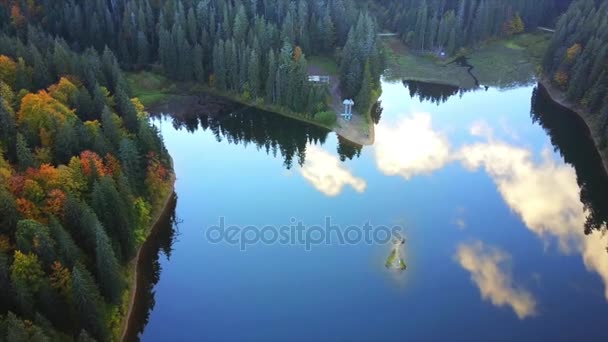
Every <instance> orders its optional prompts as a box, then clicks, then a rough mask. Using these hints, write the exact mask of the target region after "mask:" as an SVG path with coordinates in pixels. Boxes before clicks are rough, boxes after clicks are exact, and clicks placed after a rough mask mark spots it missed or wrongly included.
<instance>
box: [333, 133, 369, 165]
mask: <svg viewBox="0 0 608 342" xmlns="http://www.w3.org/2000/svg"><path fill="white" fill-rule="evenodd" d="M361 149H363V146H361V145H359V144H356V143H354V142H352V141H350V140H347V139H344V138H342V137H341V136H338V155H339V156H340V160H341V161H346V159H349V160H352V159H353V158H354V157H357V158H359V157H360V156H361Z"/></svg>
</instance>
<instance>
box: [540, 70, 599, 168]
mask: <svg viewBox="0 0 608 342" xmlns="http://www.w3.org/2000/svg"><path fill="white" fill-rule="evenodd" d="M538 83H539V84H540V85H541V86H542V87H543V88H544V89H545V90H546V91H547V94H549V96H550V97H551V100H552V101H553V102H555V103H557V104H559V105H560V106H562V107H564V108H567V109H569V110H570V111H571V112H573V113H575V114H576V115H577V116H578V117H579V118H580V119H581V120H582V121H583V122H584V123H585V126H586V127H587V130H588V134H589V136H590V137H591V139H592V140H593V144H594V145H595V149H596V150H597V153H598V154H599V156H600V159H601V160H602V166H603V167H604V172H605V173H606V174H608V160H607V158H606V156H605V155H604V153H603V152H602V151H601V150H600V149H599V145H600V144H599V137H598V136H597V134H596V133H595V131H594V129H593V128H592V125H591V122H590V118H589V116H590V115H591V113H589V112H587V111H586V110H585V109H584V108H583V107H582V106H581V105H577V104H573V103H572V102H570V101H569V100H568V99H566V96H565V94H564V92H563V91H561V90H559V89H557V88H555V86H553V85H552V84H551V82H550V81H549V80H547V79H546V78H545V77H543V78H541V79H540V80H539V82H538Z"/></svg>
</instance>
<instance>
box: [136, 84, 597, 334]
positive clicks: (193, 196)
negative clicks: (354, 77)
mask: <svg viewBox="0 0 608 342" xmlns="http://www.w3.org/2000/svg"><path fill="white" fill-rule="evenodd" d="M380 100H381V108H382V110H381V112H380V110H379V109H378V110H377V112H376V113H375V121H377V123H376V127H375V132H376V141H375V144H374V145H373V146H365V147H362V148H361V147H360V146H354V145H351V144H349V143H347V142H345V141H343V140H341V139H339V138H338V137H337V136H336V135H335V134H334V133H328V132H326V131H325V130H322V129H319V128H315V127H311V126H308V125H305V124H302V123H299V122H296V121H292V120H289V119H286V118H283V117H281V116H278V115H275V114H271V113H263V112H260V111H256V110H252V109H234V108H231V109H230V112H228V113H216V114H214V115H213V117H208V116H206V115H204V114H201V113H197V112H196V110H194V111H192V112H191V113H183V111H182V113H181V114H180V116H179V118H170V117H168V116H164V117H163V118H161V119H155V122H156V124H157V125H158V126H159V127H161V130H162V133H163V136H164V138H165V142H166V145H167V147H168V149H169V151H170V153H171V155H172V156H173V159H174V163H175V171H176V173H177V177H178V180H177V183H176V194H177V204H176V207H175V212H174V214H173V215H172V216H171V217H170V218H167V223H166V227H165V230H164V232H163V233H161V234H159V236H157V237H156V239H154V240H153V243H151V244H150V245H151V246H149V249H150V251H151V252H150V253H148V254H149V255H148V256H147V257H146V258H148V259H149V261H148V262H149V266H148V267H146V270H145V273H146V277H147V279H148V285H147V289H146V291H145V296H144V297H145V299H144V300H143V304H140V308H139V311H141V312H140V316H139V317H138V319H137V323H136V327H134V330H143V332H142V333H141V334H140V335H139V337H140V338H141V339H142V340H143V341H195V340H196V341H199V340H211V341H286V340H297V341H328V340H341V341H404V340H444V341H445V340H514V339H521V340H540V339H543V340H547V339H548V340H581V339H584V340H604V341H606V340H607V337H608V332H607V331H606V326H605V322H606V318H607V317H608V291H607V286H608V253H607V252H606V246H607V245H608V237H607V238H602V237H601V234H599V233H592V234H591V235H585V229H586V228H592V227H595V226H598V225H601V224H602V223H603V222H605V219H606V217H607V215H606V207H605V205H606V204H607V203H608V200H606V198H605V197H606V196H607V195H608V190H607V186H606V184H607V181H606V177H605V174H604V173H603V172H602V171H601V170H602V169H601V166H600V165H601V164H600V163H601V161H600V160H599V156H598V155H597V153H596V152H595V150H594V149H593V145H592V143H591V141H590V139H589V138H588V136H587V134H586V129H585V126H584V125H582V123H581V122H580V120H579V119H578V118H577V117H576V116H574V115H572V114H571V113H569V112H568V111H566V110H564V109H563V108H560V107H558V106H555V105H554V104H552V103H551V102H550V101H548V99H547V97H546V94H544V93H543V92H542V90H535V87H532V86H525V87H520V88H516V89H511V90H497V89H488V90H487V91H486V90H485V89H481V90H478V91H470V92H463V91H460V90H458V89H455V88H451V87H443V86H442V87H437V86H433V85H429V84H424V83H418V82H404V83H384V84H383V95H382V97H381V99H380ZM170 111H171V110H170V108H168V109H167V112H170ZM531 112H533V114H531ZM581 189H582V190H581ZM222 217H223V218H224V222H225V224H226V226H229V225H238V226H243V227H244V226H247V225H256V226H259V227H263V226H266V225H273V226H276V227H280V226H285V225H291V224H293V223H294V222H300V221H301V222H302V223H303V224H304V225H307V226H311V225H319V226H324V225H325V220H326V217H330V218H331V222H332V224H334V225H338V226H340V227H341V229H347V227H349V226H351V225H356V226H360V227H361V226H363V225H364V224H365V223H366V222H370V223H371V225H372V226H379V225H385V226H389V227H393V226H400V227H403V230H402V235H403V236H404V237H405V239H406V242H405V245H404V248H403V255H404V260H405V262H406V264H407V269H406V270H405V271H403V272H399V271H397V270H393V269H387V268H386V267H385V261H386V258H387V256H388V255H389V253H390V251H391V244H390V243H388V244H386V243H385V244H380V243H368V242H365V241H361V242H360V243H354V244H348V243H344V244H340V243H338V242H337V241H334V242H333V243H332V244H329V245H326V244H324V243H323V244H319V245H313V246H310V247H311V248H310V250H307V248H306V246H305V245H303V244H299V243H295V244H280V243H274V244H266V243H258V244H253V245H248V246H247V248H246V250H245V251H243V250H241V248H240V247H239V246H238V245H234V244H230V243H227V242H223V243H212V242H211V241H210V240H209V239H208V236H207V235H208V234H207V233H208V230H209V229H210V227H212V226H215V225H218V224H219V222H220V220H221V219H220V218H222ZM135 333H136V332H135Z"/></svg>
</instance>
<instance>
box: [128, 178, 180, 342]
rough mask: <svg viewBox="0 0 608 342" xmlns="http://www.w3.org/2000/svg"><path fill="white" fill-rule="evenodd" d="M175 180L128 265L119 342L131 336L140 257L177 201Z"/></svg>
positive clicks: (138, 284) (136, 297) (138, 285)
mask: <svg viewBox="0 0 608 342" xmlns="http://www.w3.org/2000/svg"><path fill="white" fill-rule="evenodd" d="M175 179H176V178H175V174H173V175H172V177H171V179H170V180H169V182H170V184H171V188H170V191H169V192H168V195H167V198H166V199H165V202H164V204H163V207H162V210H160V211H159V212H158V213H156V215H157V216H156V217H155V218H154V221H153V222H154V223H153V225H152V229H151V230H150V232H149V234H148V237H147V239H146V241H145V242H144V243H143V244H142V245H141V246H140V247H139V249H138V251H137V255H136V256H135V259H133V261H132V264H131V265H129V267H131V268H132V269H133V273H132V274H133V279H132V280H131V281H132V286H133V287H132V289H131V293H130V295H131V296H130V298H129V309H128V311H127V314H126V315H125V317H124V318H123V323H122V329H121V331H122V332H121V336H120V341H128V338H129V336H130V335H132V333H131V329H133V328H134V327H133V326H132V324H131V321H132V320H133V319H134V317H133V316H134V311H133V308H134V306H135V303H136V301H137V299H138V297H139V296H138V289H140V288H141V285H142V284H141V280H142V279H140V277H139V272H138V270H139V268H140V267H141V265H140V264H141V263H142V262H143V261H145V258H142V255H143V254H144V253H145V251H146V250H147V249H146V245H147V244H148V243H149V241H150V240H151V239H153V238H154V236H155V234H156V233H157V231H158V229H160V228H161V227H162V226H163V224H162V223H163V221H164V220H163V218H165V217H166V216H167V215H168V214H169V209H170V208H173V207H174V205H172V203H173V202H175V201H176V200H177V196H176V194H175Z"/></svg>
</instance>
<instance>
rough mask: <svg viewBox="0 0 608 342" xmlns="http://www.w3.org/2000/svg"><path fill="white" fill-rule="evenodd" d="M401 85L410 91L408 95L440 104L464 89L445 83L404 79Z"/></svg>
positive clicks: (463, 91) (461, 92)
mask: <svg viewBox="0 0 608 342" xmlns="http://www.w3.org/2000/svg"><path fill="white" fill-rule="evenodd" d="M403 85H404V86H405V87H407V88H408V90H409V91H410V97H412V98H414V97H418V98H419V99H420V101H422V102H423V101H429V102H432V103H435V104H437V105H440V104H442V103H444V102H446V101H447V100H448V99H449V98H450V97H452V96H454V95H458V94H460V95H462V94H463V93H465V92H466V90H464V89H461V88H458V87H454V86H451V85H446V84H437V83H427V82H419V81H408V80H404V81H403Z"/></svg>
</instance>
